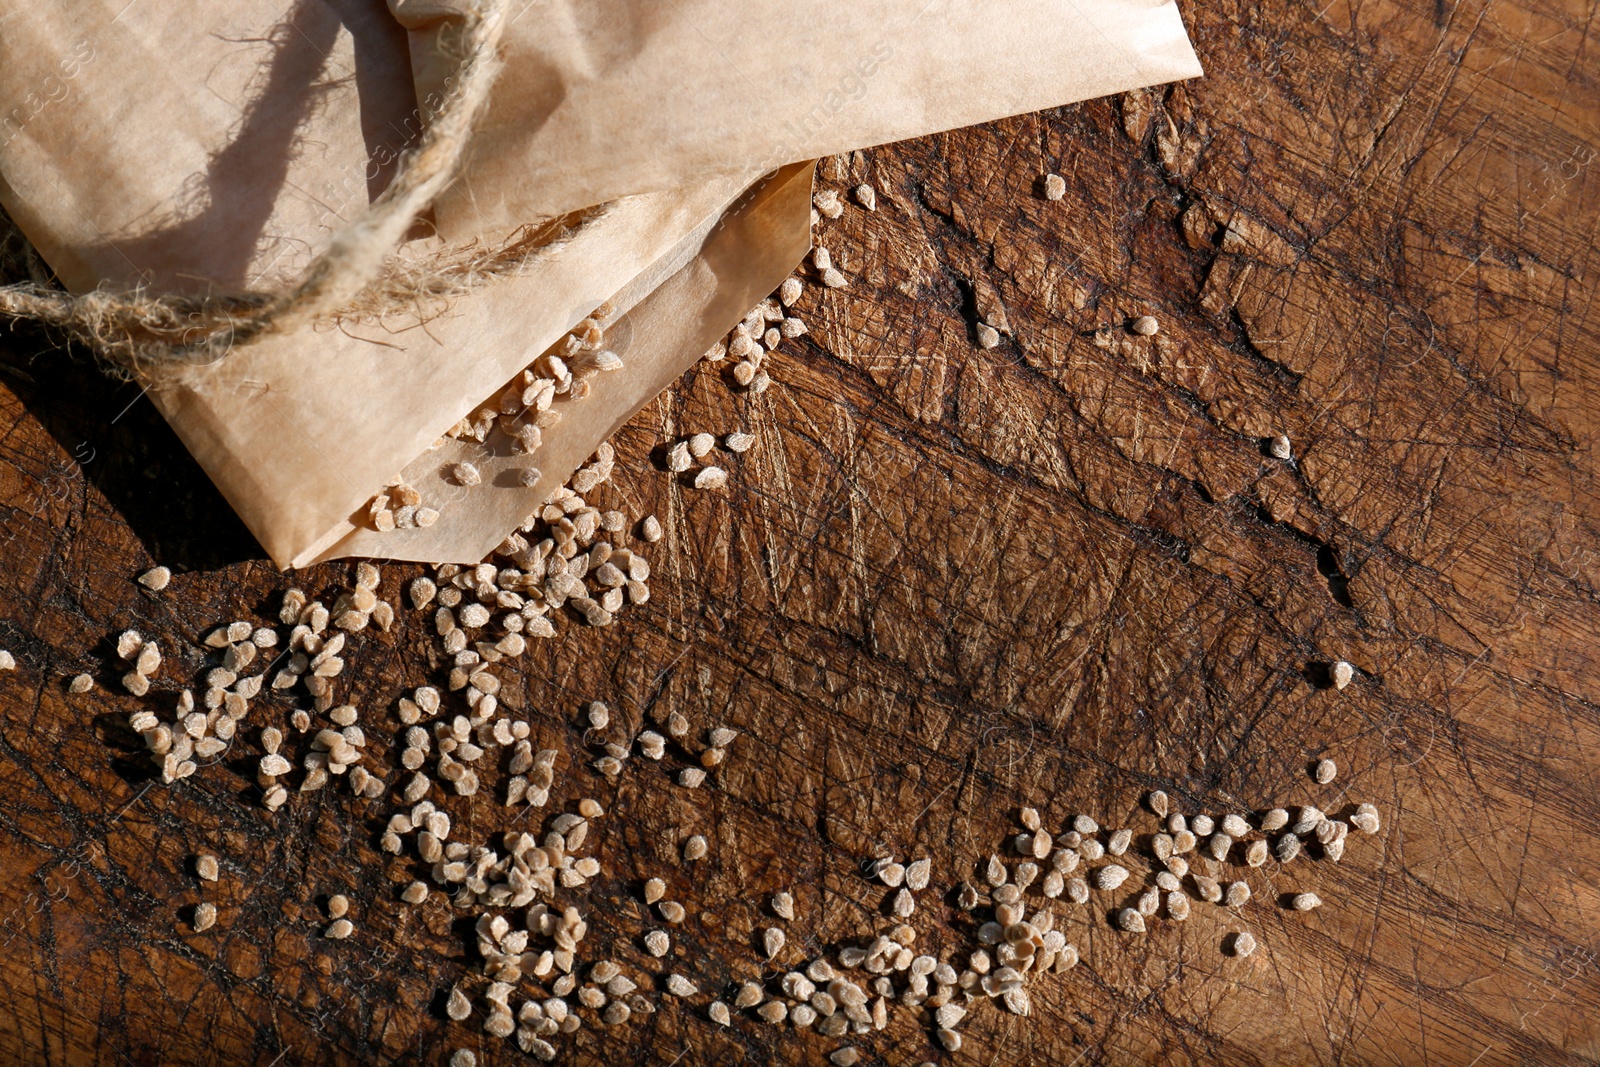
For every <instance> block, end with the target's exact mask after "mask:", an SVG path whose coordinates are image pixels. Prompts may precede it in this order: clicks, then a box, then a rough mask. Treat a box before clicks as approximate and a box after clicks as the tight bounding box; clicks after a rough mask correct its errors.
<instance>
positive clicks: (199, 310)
mask: <svg viewBox="0 0 1600 1067" xmlns="http://www.w3.org/2000/svg"><path fill="white" fill-rule="evenodd" d="M505 8H506V2H505V0H479V2H478V3H477V5H476V6H473V7H471V8H469V9H468V10H466V11H464V12H463V15H462V18H461V20H460V21H459V22H458V23H457V24H456V25H455V27H454V32H453V33H452V32H446V33H444V34H441V41H440V47H441V48H446V49H449V50H450V52H451V53H452V58H453V59H454V60H455V62H456V63H457V75H456V78H455V81H454V84H453V86H452V88H451V89H450V91H449V92H448V93H447V94H446V95H445V97H444V99H443V100H442V101H441V102H440V105H439V107H438V108H437V110H435V111H434V112H433V113H432V115H431V116H430V119H429V121H428V123H427V126H426V128H425V130H424V131H423V133H422V135H421V137H420V138H419V140H418V143H417V145H416V147H415V148H414V149H412V150H411V151H410V152H409V153H408V154H407V155H406V156H405V158H404V159H402V161H401V164H400V167H399V169H398V172H397V173H396V175H395V177H394V179H393V181H391V182H390V184H389V187H388V188H387V189H386V190H385V191H384V192H383V194H382V195H381V196H379V197H378V198H377V199H376V200H374V201H373V202H372V204H371V205H370V206H369V207H368V209H367V210H366V212H365V213H364V214H363V215H362V216H361V217H360V218H358V219H356V220H354V221H352V222H350V223H349V224H347V225H345V226H344V227H343V228H341V229H339V230H337V231H336V232H335V233H334V234H333V237H332V239H331V240H330V241H329V243H328V246H327V248H326V250H324V251H323V252H322V253H321V254H320V255H318V256H317V257H316V258H315V259H314V260H313V261H312V262H311V264H310V265H309V266H307V267H306V268H305V270H304V271H303V272H302V273H301V274H300V276H299V277H298V278H296V279H293V280H291V281H289V282H287V283H285V284H284V285H282V286H280V287H278V288H275V289H267V290H260V291H247V292H241V293H229V294H219V295H214V296H203V297H201V296H182V295H151V294H149V293H147V292H145V291H144V290H142V289H134V290H126V291H113V290H111V289H108V288H100V289H96V290H94V291H92V292H87V293H82V294H72V293H68V292H65V291H64V290H62V289H59V288H56V287H54V286H52V285H50V284H49V283H48V277H49V275H48V273H47V272H45V271H44V270H42V269H40V268H41V266H42V265H41V264H40V263H39V262H38V259H37V256H36V255H34V254H33V252H32V250H31V248H28V247H27V245H26V242H25V241H23V240H22V239H21V237H20V235H19V234H10V235H0V246H4V247H0V253H4V254H5V257H6V258H7V259H8V260H9V261H10V264H9V265H10V266H12V267H13V269H15V268H16V266H18V265H19V264H20V265H22V266H23V267H24V269H25V270H26V272H27V273H28V274H30V275H31V280H29V281H26V282H18V283H15V284H12V285H8V286H4V287H0V316H3V317H5V318H7V319H10V320H13V321H26V322H33V323H38V324H41V325H44V326H47V327H54V328H57V329H60V330H62V331H64V332H65V333H66V334H67V335H68V336H69V337H70V338H71V339H72V340H74V341H77V342H80V343H82V344H84V345H86V346H87V347H88V348H90V349H91V350H92V351H93V352H94V353H95V355H96V356H98V357H99V359H100V361H101V363H102V365H104V366H105V367H106V369H107V370H109V371H111V372H112V373H116V374H119V375H121V376H124V377H129V378H135V379H139V380H141V381H145V382H159V381H161V380H166V379H169V378H170V377H171V376H172V375H173V374H174V373H176V372H180V371H181V370H183V369H184V368H190V369H192V368H195V367H197V366H203V365H206V364H211V363H215V362H216V361H217V360H220V359H222V358H224V357H225V356H226V355H227V354H228V353H229V352H230V351H233V350H235V349H236V348H238V347H239V346H241V345H244V344H247V343H249V342H250V341H252V340H254V339H256V338H259V337H261V336H263V335H265V334H268V333H279V332H287V331H291V330H294V329H296V328H298V327H300V326H302V325H305V324H307V323H310V322H312V321H314V320H318V319H325V318H330V317H345V316H372V315H380V314H382V313H383V312H385V311H388V310H394V309H400V308H408V307H416V306H419V305H421V304H422V303H424V302H425V301H427V300H429V299H437V298H445V297H449V296H452V295H455V294H459V293H461V292H464V291H465V290H466V289H468V288H470V287H471V286H472V285H473V284H474V283H476V282H477V281H479V280H481V279H482V278H484V277H485V276H488V275H493V274H498V273H505V272H507V271H511V270H516V269H519V268H521V267H524V266H526V264H527V263H528V261H529V260H530V259H531V258H532V257H535V256H537V255H539V254H541V253H542V252H545V251H548V250H550V249H551V248H552V247H553V246H554V245H555V244H557V243H559V234H561V233H565V232H569V231H567V230H565V228H563V227H561V226H560V225H559V224H558V229H557V233H558V240H557V241H554V242H553V241H552V240H551V231H550V227H548V226H546V227H538V228H535V227H526V228H524V229H523V230H519V231H518V232H517V233H515V234H513V235H512V236H511V237H510V238H508V239H507V240H506V242H505V243H503V244H502V245H500V246H499V247H497V248H492V249H484V248H478V247H476V246H474V247H469V248H466V249H461V250H458V251H455V252H453V253H446V254H441V255H440V256H437V257H435V258H433V259H431V260H429V261H427V262H409V261H405V260H403V259H401V258H400V257H396V256H394V255H392V253H393V252H394V250H395V247H396V246H397V245H398V244H399V243H400V242H401V240H403V239H404V237H405V235H406V232H407V231H408V230H409V229H410V227H411V225H412V223H413V222H414V221H415V220H416V218H417V216H418V215H419V214H421V213H422V212H423V211H424V210H426V209H427V207H428V206H429V204H431V203H432V202H433V200H434V198H435V197H437V196H438V195H439V194H440V193H441V192H442V191H443V190H444V189H445V188H446V186H447V185H448V184H449V183H450V181H451V179H452V178H453V177H454V176H455V174H456V170H457V168H458V167H459V165H460V163H461V160H462V156H463V153H464V152H465V150H466V146H467V142H468V139H469V138H470V136H471V133H472V130H473V128H474V126H475V125H476V123H477V120H478V117H479V115H480V114H481V113H482V111H483V108H484V106H485V104H486V103H487V101H488V98H489V90H490V88H491V87H492V86H493V84H494V79H495V76H496V74H497V73H498V72H499V63H498V60H497V58H496V57H497V52H498V46H499V41H500V35H501V32H502V30H503V29H504V25H505ZM589 214H590V215H592V214H593V212H591V213H589ZM583 217H587V216H580V219H581V218H583ZM567 221H569V222H570V221H571V220H567Z"/></svg>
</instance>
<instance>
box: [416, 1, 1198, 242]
mask: <svg viewBox="0 0 1600 1067" xmlns="http://www.w3.org/2000/svg"><path fill="white" fill-rule="evenodd" d="M467 2H471V0H389V5H390V7H391V8H392V9H393V10H394V12H395V15H396V17H397V18H398V19H399V20H400V21H401V22H402V23H404V24H405V25H406V26H408V27H410V28H411V29H412V30H413V34H412V52H413V57H414V60H415V62H416V65H417V86H418V92H419V96H420V97H421V98H422V99H423V100H424V101H427V100H428V99H429V98H430V96H431V95H433V94H437V93H438V92H439V91H440V90H441V87H442V86H443V85H444V83H445V79H446V78H447V77H448V76H449V63H448V60H447V59H446V58H445V57H444V56H442V55H441V54H440V53H439V52H438V51H437V49H436V47H435V45H436V42H437V41H438V39H439V37H438V32H437V31H438V30H439V28H440V25H441V24H442V23H446V22H449V21H450V20H451V19H453V18H456V17H458V13H459V12H460V10H461V6H462V4H463V3H467ZM502 51H503V53H504V55H505V58H506V69H505V71H504V73H503V74H502V75H501V82H500V84H499V85H498V86H497V89H496V92H495V94H494V96H493V98H492V99H491V101H490V104H489V111H488V114H487V116H486V117H485V118H484V119H483V121H482V124H481V130H482V136H481V137H479V138H477V139H476V140H475V142H474V143H473V145H472V147H471V149H470V155H469V157H468V162H467V166H466V168H465V171H464V173H463V175H462V178H461V180H460V181H458V182H457V183H456V184H455V185H454V186H453V187H452V188H451V189H450V190H449V191H448V192H447V193H446V194H445V195H444V196H443V197H442V198H441V199H440V200H439V201H437V202H436V204H435V211H436V212H437V215H438V221H439V225H440V232H441V233H443V234H444V235H445V236H446V237H450V236H453V235H455V234H458V233H463V232H471V231H472V230H474V229H476V228H478V227H481V226H485V225H489V226H493V225H504V224H506V223H509V222H511V221H513V220H518V219H529V218H538V217H542V216H546V215H559V214H562V213H565V212H568V211H572V210H574V209H577V208H582V207H585V206H588V205H591V204H595V203H599V202H601V201H605V200H610V199H613V198H614V197H618V196H627V195H630V194H633V193H640V192H648V191H652V190H660V189H669V188H673V187H675V186H679V185H682V184H684V183H686V182H691V181H699V180H702V179H704V178H706V177H707V176H710V175H717V174H729V173H734V172H739V171H744V170H749V169H755V170H758V171H759V170H766V169H770V168H771V167H774V166H777V165H779V164H782V163H788V162H791V161H793V160H801V159H815V158H817V157H820V156H825V155H833V154H836V153H840V152H846V151H850V150H852V149H857V148H865V147H868V146H871V145H876V144H882V143H885V142H888V141H898V140H904V139H906V138H910V137H919V136H922V135H924V134H929V133H935V132H938V131H941V130H949V129H954V128H956V127H959V126H970V125H973V124H975V123H980V122H988V121H990V120H993V119H998V118H1004V117H1006V116H1008V115H1017V114H1022V113H1025V112H1029V111H1037V110H1040V109H1042V108H1049V107H1057V106H1060V105H1062V104H1069V103H1072V102H1074V101H1077V100H1087V99H1090V98H1092V97H1097V96H1105V95H1107V94H1109V93H1117V92H1123V91H1125V90H1128V89H1136V88H1141V87H1143V86H1147V85H1155V84H1157V83H1161V82H1169V81H1177V80H1180V79H1183V78H1192V77H1196V76H1198V75H1199V74H1200V73H1201V71H1200V64H1199V61H1198V60H1197V59H1196V58H1195V54H1194V50H1193V48H1192V47H1191V46H1190V44H1189V38H1188V35H1187V34H1186V33H1185V31H1184V27H1183V21H1182V19H1181V18H1180V17H1179V14H1178V9H1177V6H1176V5H1175V4H1173V3H1170V2H1162V0H999V2H997V0H874V2H872V3H862V2H861V0H806V2H805V3H803V4H801V3H796V2H795V0H670V2H668V0H539V2H528V3H525V4H521V3H519V4H516V5H514V17H513V18H512V19H511V21H510V25H509V27H508V29H507V31H506V34H505V39H504V41H503V44H502Z"/></svg>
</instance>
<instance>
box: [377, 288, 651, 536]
mask: <svg viewBox="0 0 1600 1067" xmlns="http://www.w3.org/2000/svg"><path fill="white" fill-rule="evenodd" d="M611 315H612V309H611V306H610V305H609V304H602V305H601V306H600V307H599V308H596V309H595V311H594V313H593V314H592V315H590V316H589V317H588V318H586V319H584V320H583V322H581V323H579V324H578V326H577V327H575V328H574V329H573V330H572V331H571V332H570V333H568V334H567V335H566V336H565V337H564V338H562V339H561V340H560V341H559V342H557V343H556V344H555V345H554V346H552V347H551V349H550V351H548V352H545V353H544V354H543V355H541V356H540V357H539V358H538V359H536V360H534V361H533V363H531V364H530V365H529V366H528V367H527V368H526V369H524V370H523V371H522V372H521V373H520V374H518V375H517V376H516V377H515V378H513V379H512V380H511V381H510V382H509V383H508V384H507V385H506V386H505V387H504V388H503V389H502V390H501V391H500V393H499V395H498V396H497V397H496V398H495V399H494V400H492V401H491V402H490V403H488V404H485V405H484V406H482V407H480V408H479V409H478V410H477V411H474V412H473V413H472V414H470V415H467V416H464V417H463V418H462V419H461V420H460V421H459V422H457V423H456V424H455V425H454V426H452V427H451V428H450V429H449V430H448V431H446V433H445V436H446V437H448V438H451V439H454V440H459V441H477V442H479V443H481V444H483V445H484V446H485V449H486V451H487V453H489V454H504V453H507V452H509V453H510V454H512V455H517V456H527V457H529V465H528V466H526V467H522V468H520V469H519V472H518V480H519V482H520V483H521V484H522V485H525V486H532V485H535V484H537V483H538V481H539V478H540V471H539V469H538V468H537V467H535V466H533V465H532V460H533V458H534V456H535V454H536V453H537V452H538V451H539V447H540V445H542V444H543V443H544V431H545V430H547V429H549V428H550V427H551V426H554V425H555V424H556V423H558V422H560V421H561V418H562V409H561V405H563V404H565V403H580V402H582V401H584V400H586V399H588V397H589V395H590V393H591V392H592V389H593V387H592V384H591V383H592V380H593V378H594V377H595V376H596V375H598V374H600V373H602V372H605V371H616V370H621V369H622V367H623V361H622V357H620V356H618V355H617V354H616V353H615V352H612V351H610V350H608V349H606V348H605V347H604V346H605V327H606V323H607V321H608V320H609V319H610V318H611ZM444 473H445V476H446V478H447V479H448V480H449V481H450V482H451V483H452V484H454V485H457V486H462V487H471V486H475V485H480V484H482V481H483V479H482V476H481V475H480V474H479V472H478V469H477V467H476V466H474V465H473V464H472V463H470V462H457V463H453V464H450V465H449V467H448V469H446V470H445V472H444ZM604 480H605V478H604V476H603V475H598V474H596V473H595V472H593V471H590V472H588V473H585V472H584V471H580V472H578V473H577V474H575V475H574V476H573V478H572V480H571V481H570V482H569V485H570V487H571V489H572V491H574V492H575V493H578V494H580V495H581V494H583V493H586V492H588V491H589V490H590V489H592V488H593V487H594V486H596V485H598V484H599V483H600V482H602V481H604ZM367 519H368V521H369V522H370V523H371V525H372V528H373V529H375V530H378V531H382V532H387V531H389V530H409V529H415V528H418V527H424V528H425V527H428V526H432V525H433V524H434V523H435V522H437V521H438V520H439V511H438V509H437V508H434V507H430V506H428V505H427V504H426V503H425V502H424V501H423V499H422V494H421V493H419V492H418V491H417V490H416V489H415V488H414V487H412V486H410V485H407V484H405V483H404V482H396V483H394V484H392V485H389V486H387V487H385V488H384V490H383V491H382V492H379V493H377V494H376V495H374V496H373V498H372V499H371V500H370V501H369V502H368V503H367ZM524 532H526V531H524Z"/></svg>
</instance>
